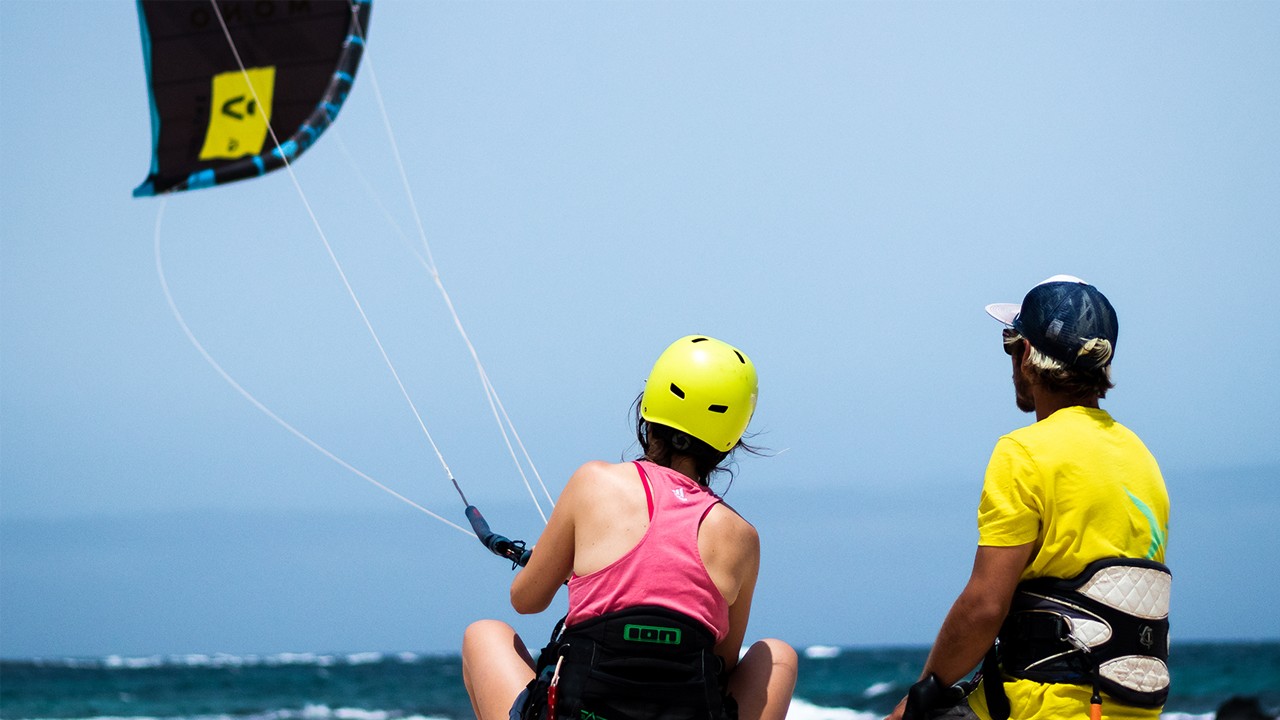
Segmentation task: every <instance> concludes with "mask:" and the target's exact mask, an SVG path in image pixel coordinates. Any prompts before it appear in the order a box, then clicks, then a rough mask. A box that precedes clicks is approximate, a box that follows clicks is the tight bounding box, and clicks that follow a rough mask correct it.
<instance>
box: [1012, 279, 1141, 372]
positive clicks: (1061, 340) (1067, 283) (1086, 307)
mask: <svg viewBox="0 0 1280 720" xmlns="http://www.w3.org/2000/svg"><path fill="white" fill-rule="evenodd" d="M987 314H988V315H990V316H991V317H993V318H995V319H996V320H999V321H1000V322H1002V323H1004V324H1005V325H1008V326H1009V327H1012V328H1013V329H1014V330H1017V331H1018V334H1020V335H1022V337H1024V338H1026V339H1027V340H1028V341H1029V342H1030V343H1031V345H1032V347H1034V348H1035V349H1037V350H1039V351H1040V352H1042V353H1044V354H1045V355H1048V356H1049V357H1051V358H1053V359H1055V360H1058V361H1059V362H1062V363H1065V364H1066V365H1067V367H1073V368H1079V369H1082V370H1095V369H1097V368H1100V367H1106V366H1107V365H1108V364H1110V363H1111V357H1112V356H1114V354H1115V346H1116V339H1117V337H1118V336H1119V332H1120V321H1119V320H1118V319H1117V318H1116V311H1115V308H1113V307H1111V303H1110V301H1108V300H1107V298H1106V296H1105V295H1103V294H1102V293H1101V292H1099V291H1098V288H1096V287H1094V286H1092V285H1090V284H1089V283H1087V282H1085V281H1084V280H1081V279H1080V278H1078V277H1075V276H1072V275H1054V276H1053V277H1051V278H1049V279H1047V280H1045V281H1043V282H1041V283H1040V284H1039V285H1036V286H1035V287H1033V288H1031V291H1030V292H1028V293H1027V296H1026V297H1025V298H1023V299H1022V304H1021V305H1015V304H1013V303H994V304H992V305H988V306H987ZM1094 338H1101V339H1103V340H1107V341H1109V342H1110V343H1111V349H1112V353H1111V354H1110V355H1108V356H1107V358H1106V360H1103V361H1100V362H1096V363H1095V364H1092V365H1091V364H1088V363H1086V362H1084V361H1083V359H1082V358H1081V357H1080V349H1081V348H1083V347H1084V346H1085V343H1087V342H1089V341H1090V340H1092V339H1094Z"/></svg>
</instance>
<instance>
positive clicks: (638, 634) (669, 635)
mask: <svg viewBox="0 0 1280 720" xmlns="http://www.w3.org/2000/svg"><path fill="white" fill-rule="evenodd" d="M622 639H623V640H627V641H630V642H642V643H656V644H658V645H679V644H680V630H679V629H677V628H669V627H657V626H655V625H627V626H624V627H623V628H622Z"/></svg>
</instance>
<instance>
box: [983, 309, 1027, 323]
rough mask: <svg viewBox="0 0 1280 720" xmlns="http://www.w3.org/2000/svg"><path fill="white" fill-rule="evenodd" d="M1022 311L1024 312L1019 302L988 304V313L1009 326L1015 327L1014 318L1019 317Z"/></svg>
mask: <svg viewBox="0 0 1280 720" xmlns="http://www.w3.org/2000/svg"><path fill="white" fill-rule="evenodd" d="M1020 312H1022V306H1021V305H1019V304H1017V303H991V304H990V305H988V306H987V314H988V315H990V316H991V317H993V318H995V319H996V320H999V321H1000V322H1002V323H1004V324H1005V325H1008V326H1009V327H1013V319H1014V318H1016V317H1018V313H1020Z"/></svg>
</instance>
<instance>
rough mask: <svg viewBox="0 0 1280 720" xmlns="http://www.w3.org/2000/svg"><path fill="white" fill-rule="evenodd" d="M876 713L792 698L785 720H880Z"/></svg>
mask: <svg viewBox="0 0 1280 720" xmlns="http://www.w3.org/2000/svg"><path fill="white" fill-rule="evenodd" d="M881 717H883V716H882V715H878V714H876V713H869V712H860V711H857V710H850V709H849V708H841V707H834V708H833V707H822V706H821V705H814V704H813V703H810V702H805V701H804V700H798V699H792V701H791V706H790V707H789V708H787V720H880V718H881Z"/></svg>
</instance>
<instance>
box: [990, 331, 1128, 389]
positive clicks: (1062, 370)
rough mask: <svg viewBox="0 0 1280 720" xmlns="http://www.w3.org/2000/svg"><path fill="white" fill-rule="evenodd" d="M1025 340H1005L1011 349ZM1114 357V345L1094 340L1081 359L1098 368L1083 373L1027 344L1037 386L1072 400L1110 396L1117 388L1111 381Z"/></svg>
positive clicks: (1083, 352)
mask: <svg viewBox="0 0 1280 720" xmlns="http://www.w3.org/2000/svg"><path fill="white" fill-rule="evenodd" d="M1025 339H1026V338H1023V337H1022V336H1017V337H1014V338H1012V339H1009V340H1006V341H1005V344H1006V345H1008V344H1011V343H1014V342H1017V341H1019V340H1025ZM1114 354H1115V348H1114V347H1113V346H1112V345H1111V341H1110V340H1106V339H1104V338H1091V339H1090V340H1088V341H1087V342H1086V343H1085V344H1084V347H1082V348H1080V352H1079V357H1080V358H1081V359H1083V360H1087V361H1088V362H1086V363H1085V365H1092V366H1095V367H1094V369H1091V370H1084V369H1080V368H1073V367H1071V366H1069V365H1067V364H1066V363H1064V362H1062V361H1061V360H1058V359H1057V358H1053V357H1050V356H1048V355H1046V354H1045V353H1043V352H1040V351H1039V350H1037V349H1036V347H1035V346H1034V345H1032V344H1031V343H1030V342H1029V341H1028V342H1027V358H1026V362H1027V365H1028V366H1030V368H1031V373H1032V375H1034V376H1035V380H1036V382H1038V383H1040V384H1041V385H1044V386H1046V387H1048V388H1049V389H1051V390H1054V391H1056V392H1060V393H1064V394H1066V395H1070V396H1072V397H1090V396H1094V395H1096V396H1097V397H1100V398H1104V397H1106V396H1107V391H1108V390H1110V389H1112V388H1114V387H1115V383H1113V382H1112V381H1111V357H1112V355H1114Z"/></svg>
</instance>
